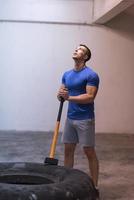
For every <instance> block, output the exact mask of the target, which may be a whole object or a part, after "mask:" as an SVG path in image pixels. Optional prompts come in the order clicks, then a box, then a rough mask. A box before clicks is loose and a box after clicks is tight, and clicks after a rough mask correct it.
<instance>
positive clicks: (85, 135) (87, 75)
mask: <svg viewBox="0 0 134 200" xmlns="http://www.w3.org/2000/svg"><path fill="white" fill-rule="evenodd" d="M72 58H73V60H74V68H73V69H72V70H69V71H67V72H65V73H64V75H63V77H62V85H61V88H60V89H59V92H58V99H60V97H63V98H64V100H67V101H68V102H69V105H68V112H67V119H66V122H65V128H64V133H63V135H62V141H63V143H64V165H65V166H66V167H73V165H74V152H75V148H76V145H77V143H80V144H81V145H82V146H83V150H84V153H85V154H86V156H87V159H88V163H89V170H90V174H91V177H92V180H93V182H94V185H95V187H96V192H97V195H98V199H99V191H98V188H97V187H98V173H99V163H98V159H97V156H96V152H95V148H94V147H95V115H94V99H95V97H96V94H97V91H98V86H99V77H98V75H97V74H96V73H95V72H94V71H93V70H92V69H91V68H89V67H87V66H86V62H87V61H88V60H89V59H90V58H91V51H90V49H89V48H88V47H87V46H86V45H83V44H80V45H79V46H78V47H77V48H76V50H75V52H74V53H73V56H72Z"/></svg>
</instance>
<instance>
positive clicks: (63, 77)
mask: <svg viewBox="0 0 134 200" xmlns="http://www.w3.org/2000/svg"><path fill="white" fill-rule="evenodd" d="M62 84H64V85H65V73H64V74H63V76H62Z"/></svg>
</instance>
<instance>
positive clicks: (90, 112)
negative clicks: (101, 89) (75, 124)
mask: <svg viewBox="0 0 134 200" xmlns="http://www.w3.org/2000/svg"><path fill="white" fill-rule="evenodd" d="M62 84H64V85H65V87H66V88H68V91H69V95H70V96H77V95H80V94H85V93H86V86H87V85H91V86H95V87H97V88H98V86H99V76H98V75H97V73H96V72H94V71H93V70H92V69H91V68H89V67H84V68H82V70H80V71H75V70H74V69H72V70H69V71H67V72H65V73H64V75H63V77H62ZM67 117H68V118H70V119H73V120H84V119H93V118H94V117H95V116H94V102H92V103H88V104H80V103H75V102H71V101H70V102H69V105H68V112H67Z"/></svg>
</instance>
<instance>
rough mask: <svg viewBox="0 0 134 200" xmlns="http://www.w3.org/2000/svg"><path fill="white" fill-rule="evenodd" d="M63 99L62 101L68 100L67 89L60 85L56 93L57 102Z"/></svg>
mask: <svg viewBox="0 0 134 200" xmlns="http://www.w3.org/2000/svg"><path fill="white" fill-rule="evenodd" d="M61 97H62V98H63V99H64V100H68V98H69V94H68V89H67V88H66V87H65V86H64V85H62V86H61V87H60V89H59V91H58V94H57V98H58V100H59V101H60V100H61V99H60V98H61Z"/></svg>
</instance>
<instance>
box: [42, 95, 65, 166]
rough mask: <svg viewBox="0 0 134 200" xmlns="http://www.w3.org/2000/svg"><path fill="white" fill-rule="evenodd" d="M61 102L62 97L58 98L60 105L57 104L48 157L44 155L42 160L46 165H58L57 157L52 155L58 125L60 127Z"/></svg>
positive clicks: (62, 100)
mask: <svg viewBox="0 0 134 200" xmlns="http://www.w3.org/2000/svg"><path fill="white" fill-rule="evenodd" d="M63 103H64V99H63V98H60V106H59V111H58V116H57V121H56V126H55V130H54V134H53V139H52V143H51V148H50V153H49V157H46V158H45V161H44V164H46V165H58V159H56V158H54V155H55V149H56V144H57V139H58V134H59V127H60V120H61V114H62V109H63Z"/></svg>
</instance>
